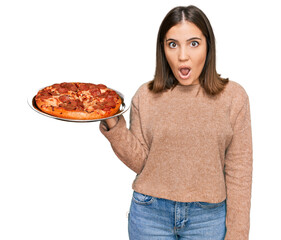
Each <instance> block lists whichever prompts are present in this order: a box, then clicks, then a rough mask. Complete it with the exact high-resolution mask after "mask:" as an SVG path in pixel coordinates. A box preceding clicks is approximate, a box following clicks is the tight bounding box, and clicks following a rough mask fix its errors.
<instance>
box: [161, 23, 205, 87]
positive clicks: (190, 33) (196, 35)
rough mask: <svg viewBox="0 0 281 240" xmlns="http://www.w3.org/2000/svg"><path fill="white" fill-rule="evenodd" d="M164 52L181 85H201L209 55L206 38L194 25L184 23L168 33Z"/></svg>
mask: <svg viewBox="0 0 281 240" xmlns="http://www.w3.org/2000/svg"><path fill="white" fill-rule="evenodd" d="M164 51H165V56H166V59H167V61H168V63H169V65H170V68H171V70H172V72H173V74H174V76H175V78H176V79H177V80H178V81H179V83H180V84H181V85H193V84H198V83H199V76H200V74H201V72H202V69H203V67H204V64H205V60H206V54H207V43H206V38H205V36H204V35H203V33H202V32H201V30H200V29H199V28H198V27H197V26H196V25H195V24H193V23H191V22H188V21H182V22H180V23H178V24H177V25H175V26H173V27H172V28H170V29H169V31H168V32H167V33H166V36H165V39H164Z"/></svg>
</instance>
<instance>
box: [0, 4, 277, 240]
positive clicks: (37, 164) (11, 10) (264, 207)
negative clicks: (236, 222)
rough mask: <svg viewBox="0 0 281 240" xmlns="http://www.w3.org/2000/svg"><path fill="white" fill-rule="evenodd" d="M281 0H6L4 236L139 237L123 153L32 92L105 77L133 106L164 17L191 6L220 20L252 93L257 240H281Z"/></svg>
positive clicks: (227, 47) (225, 70)
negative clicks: (131, 227) (44, 111)
mask: <svg viewBox="0 0 281 240" xmlns="http://www.w3.org/2000/svg"><path fill="white" fill-rule="evenodd" d="M277 2H278V1H273V0H272V1H270V0H268V1H260V2H259V1H232V2H231V3H229V1H218V0H217V1H216V0H213V1H199V0H198V1H196V0H194V1H168V0H162V1H151V0H150V1H138V2H137V1H129V0H127V1H125V0H119V1H114V0H111V1H93V0H92V1H84V0H81V1H72V0H68V1H63V0H48V1H35V0H34V1H31V0H27V1H13V0H10V1H8V0H7V1H1V3H0V34H1V37H0V79H1V94H0V98H1V125H0V127H1V145H0V147H1V152H0V153H1V162H0V239H1V240H10V239H13V240H15V239H17V240H18V239H28V240H38V239H40V240H41V239H42V240H43V239H44V240H45V239H48V240H49V239H52V240H64V239H67V240H74V239H75V240H76V239H77V240H78V239H79V240H80V239H83V240H88V239H118V240H119V239H120V240H124V239H128V236H127V218H126V214H127V212H128V210H129V206H130V201H131V194H132V189H131V184H132V182H133V180H134V177H135V174H134V173H133V172H132V171H131V170H130V169H128V168H127V167H126V166H125V165H123V163H122V162H121V161H120V160H119V159H118V158H117V157H116V156H115V155H114V153H113V151H112V149H111V147H110V144H109V143H108V141H107V140H106V139H105V137H104V136H103V135H102V134H101V133H100V132H99V129H98V125H99V124H98V123H96V122H94V123H70V122H64V121H58V120H54V119H51V118H48V117H44V116H42V115H40V114H38V113H36V112H35V111H33V110H32V109H31V108H30V107H29V106H28V104H27V97H28V96H30V94H33V93H34V94H35V93H36V92H37V90H38V89H39V88H41V87H44V86H47V85H50V84H53V83H57V82H63V81H82V82H94V83H105V84H106V85H108V86H110V87H112V88H114V89H116V90H119V91H120V92H123V93H124V95H125V101H126V102H127V103H128V104H129V103H130V100H131V97H132V96H133V94H134V93H135V91H136V90H137V88H138V87H139V86H140V85H141V84H142V83H144V82H147V81H149V80H151V79H152V78H153V75H154V68H155V45H156V35H157V32H158V27H159V25H160V23H161V21H162V19H163V17H164V16H165V15H166V13H167V12H168V11H169V10H170V9H171V8H173V7H176V6H179V5H185V6H186V5H189V4H194V5H196V6H198V7H199V8H201V9H202V10H203V11H204V12H205V13H206V15H207V16H208V18H209V19H210V21H211V24H212V26H213V29H214V32H215V36H216V39H217V70H218V72H219V73H221V74H222V76H223V77H229V78H230V79H231V80H234V81H236V82H238V83H240V84H241V85H242V86H243V87H244V88H245V90H246V91H247V93H248V95H249V97H250V104H251V116H252V131H253V147H254V172H253V190H252V209H251V231H250V239H253V240H256V239H258V240H259V239H262V240H264V239H281V238H280V237H281V236H280V235H281V234H280V226H279V224H280V219H279V216H280V215H281V211H280V210H281V205H280V201H281V197H280V194H279V192H280V182H281V174H280V172H281V169H280V166H281V163H280V161H281V154H280V140H279V139H280V134H281V131H280V130H281V128H280V122H281V117H280V116H281V115H280V114H279V113H280V102H281V101H280V100H281V98H280V87H281V84H280V81H281V79H280V74H279V73H280V52H281V51H280V42H281V37H280V31H279V29H280V26H279V24H277V23H278V22H279V23H280V22H281V17H280V13H279V12H280V11H279V10H280V7H279V6H278V5H277ZM11 92H12V95H10V93H11ZM124 116H125V118H126V119H127V120H128V117H129V112H127V113H125V115H124Z"/></svg>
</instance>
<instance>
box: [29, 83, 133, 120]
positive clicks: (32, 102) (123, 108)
mask: <svg viewBox="0 0 281 240" xmlns="http://www.w3.org/2000/svg"><path fill="white" fill-rule="evenodd" d="M111 89H112V88H111ZM112 90H114V89H112ZM38 91H39V90H38ZM38 91H37V92H36V93H35V92H32V93H31V94H30V95H29V96H28V97H27V103H28V105H29V106H30V107H31V108H32V109H33V110H34V111H35V112H37V113H40V114H42V115H43V116H45V117H50V118H54V119H57V120H62V121H67V122H98V121H102V120H105V119H109V118H113V117H117V116H120V115H122V114H124V113H125V112H126V111H127V110H128V109H129V106H126V104H125V102H124V95H123V94H122V93H120V92H118V91H116V90H114V91H115V92H116V93H117V94H118V95H119V96H120V97H121V99H122V104H121V106H120V109H119V111H118V112H117V113H116V114H115V115H113V116H110V117H107V118H99V119H87V120H80V119H68V118H61V117H56V116H52V115H50V114H47V113H45V112H43V111H41V109H39V108H38V107H37V105H36V102H35V96H36V94H37V93H38Z"/></svg>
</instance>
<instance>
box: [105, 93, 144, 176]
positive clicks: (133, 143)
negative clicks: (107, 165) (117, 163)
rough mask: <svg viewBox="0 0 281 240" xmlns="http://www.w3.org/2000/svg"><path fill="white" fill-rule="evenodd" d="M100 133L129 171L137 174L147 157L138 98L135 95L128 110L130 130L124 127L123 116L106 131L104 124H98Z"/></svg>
mask: <svg viewBox="0 0 281 240" xmlns="http://www.w3.org/2000/svg"><path fill="white" fill-rule="evenodd" d="M100 131H101V133H102V134H103V135H104V136H105V137H106V138H107V139H108V140H109V142H110V144H111V146H112V149H113V151H114V153H115V154H116V156H117V157H118V158H119V159H120V160H121V161H122V162H123V163H124V164H125V165H127V166H128V167H129V168H130V169H131V170H133V171H134V172H136V173H137V174H139V173H140V172H141V171H142V169H143V167H144V164H145V160H146V158H147V155H148V147H147V144H146V143H145V140H144V137H143V134H142V129H141V120H140V114H139V109H138V97H137V96H136V95H135V96H134V98H133V100H132V104H131V109H130V128H129V129H128V128H127V127H126V121H125V118H124V116H123V115H121V116H119V120H118V122H117V124H116V125H115V126H114V127H113V128H111V129H110V130H108V129H107V128H106V124H105V122H101V123H100Z"/></svg>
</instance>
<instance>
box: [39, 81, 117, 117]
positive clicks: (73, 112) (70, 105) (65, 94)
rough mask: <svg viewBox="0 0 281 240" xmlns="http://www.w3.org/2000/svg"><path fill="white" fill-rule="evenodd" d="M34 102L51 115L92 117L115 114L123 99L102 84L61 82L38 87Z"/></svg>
mask: <svg viewBox="0 0 281 240" xmlns="http://www.w3.org/2000/svg"><path fill="white" fill-rule="evenodd" d="M35 103H36V105H37V107H38V108H39V109H40V110H41V111H42V112H44V113H47V114H50V115H52V116H56V117H60V118H66V119H76V120H91V119H101V118H106V117H110V116H113V115H115V114H116V113H117V112H118V111H119V108H120V106H121V104H122V99H121V97H120V96H119V95H118V94H117V93H116V91H114V90H112V89H110V88H108V87H107V86H105V85H103V84H93V83H81V82H63V83H60V84H58V83H57V84H53V85H51V86H48V87H45V88H43V89H41V90H39V92H38V93H37V94H36V96H35Z"/></svg>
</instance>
